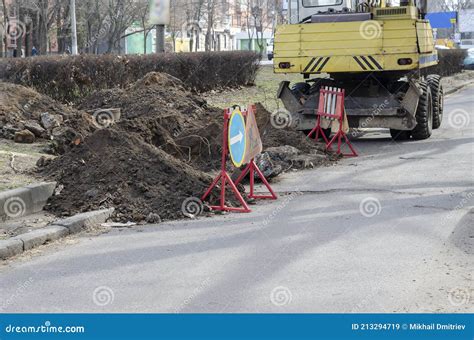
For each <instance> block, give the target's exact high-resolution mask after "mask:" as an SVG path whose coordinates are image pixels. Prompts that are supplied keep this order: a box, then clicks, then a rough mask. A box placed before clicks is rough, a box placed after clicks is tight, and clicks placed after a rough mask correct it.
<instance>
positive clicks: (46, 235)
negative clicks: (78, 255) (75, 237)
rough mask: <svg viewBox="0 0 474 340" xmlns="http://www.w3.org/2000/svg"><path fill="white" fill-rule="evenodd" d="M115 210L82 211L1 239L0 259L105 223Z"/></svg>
mask: <svg viewBox="0 0 474 340" xmlns="http://www.w3.org/2000/svg"><path fill="white" fill-rule="evenodd" d="M113 212H114V208H110V209H101V210H95V211H90V212H86V213H81V214H77V215H74V216H71V217H68V218H65V219H62V220H59V221H56V222H54V223H53V224H51V225H50V226H48V227H46V228H42V229H37V230H33V231H30V232H29V233H25V234H21V235H18V236H15V237H12V238H11V239H8V240H0V259H2V260H5V259H6V258H8V257H11V256H14V255H18V254H21V253H22V252H23V251H26V250H30V249H33V248H35V247H38V246H40V245H42V244H45V243H47V242H51V241H56V240H58V239H60V238H62V237H64V236H67V235H69V234H75V233H78V232H80V231H82V230H84V229H86V228H88V227H91V226H95V225H99V224H101V223H104V222H105V221H107V219H109V218H110V216H111V215H112V213H113Z"/></svg>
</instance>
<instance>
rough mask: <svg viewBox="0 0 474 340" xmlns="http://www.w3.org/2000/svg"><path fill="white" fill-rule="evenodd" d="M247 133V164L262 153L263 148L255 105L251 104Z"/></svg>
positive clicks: (246, 127) (245, 160)
mask: <svg viewBox="0 0 474 340" xmlns="http://www.w3.org/2000/svg"><path fill="white" fill-rule="evenodd" d="M245 133H246V135H247V145H246V148H245V157H244V164H247V163H249V162H250V161H251V160H252V159H254V158H255V157H256V156H257V155H258V154H260V153H261V152H262V149H263V145H262V139H261V138H260V132H259V131H258V125H257V120H256V119H255V105H249V107H248V109H247V120H246V124H245Z"/></svg>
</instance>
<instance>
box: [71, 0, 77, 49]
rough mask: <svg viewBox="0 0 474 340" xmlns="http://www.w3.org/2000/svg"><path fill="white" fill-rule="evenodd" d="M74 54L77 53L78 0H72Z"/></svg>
mask: <svg viewBox="0 0 474 340" xmlns="http://www.w3.org/2000/svg"><path fill="white" fill-rule="evenodd" d="M71 34H72V54H73V55H77V28H76V0H71Z"/></svg>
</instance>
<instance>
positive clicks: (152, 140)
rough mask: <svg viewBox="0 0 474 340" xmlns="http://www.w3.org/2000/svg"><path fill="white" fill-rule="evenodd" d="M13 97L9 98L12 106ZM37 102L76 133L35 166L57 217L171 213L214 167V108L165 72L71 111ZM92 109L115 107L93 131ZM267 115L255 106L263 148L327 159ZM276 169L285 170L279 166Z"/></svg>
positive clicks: (218, 120) (217, 116)
mask: <svg viewBox="0 0 474 340" xmlns="http://www.w3.org/2000/svg"><path fill="white" fill-rule="evenodd" d="M14 86H16V85H14ZM33 92H34V91H33ZM33 97H35V98H36V97H37V94H34V96H33ZM15 100H16V99H11V98H10V99H9V101H10V102H11V103H14V104H15ZM39 102H40V103H44V105H43V106H38V107H39V108H38V112H41V111H43V110H45V109H46V108H47V107H48V108H49V112H50V113H51V112H53V113H55V112H58V113H62V114H63V115H64V112H66V113H67V115H65V119H64V122H63V123H62V126H61V127H62V128H63V129H69V130H68V131H69V132H70V134H71V135H74V134H75V133H77V134H79V135H80V136H81V138H80V140H79V142H77V143H72V144H71V140H72V141H75V140H76V139H73V137H71V138H69V139H68V138H66V139H65V143H64V144H61V143H58V144H59V145H57V149H58V150H59V152H60V153H64V154H63V155H62V156H60V157H58V158H57V159H55V160H53V161H47V162H44V163H43V164H41V166H42V168H41V169H40V174H42V175H43V176H45V177H47V178H48V179H52V180H56V181H57V182H58V184H59V185H60V186H61V190H60V193H59V194H58V195H55V196H53V197H52V198H51V200H50V202H49V204H48V206H47V209H48V210H49V211H51V212H54V213H55V214H57V215H64V216H67V215H71V214H74V213H77V212H83V211H88V210H92V209H97V208H103V207H115V208H116V211H115V216H114V219H115V220H119V221H129V220H131V221H135V222H140V221H143V220H147V219H149V216H150V215H151V216H155V217H156V216H159V217H160V218H161V219H174V218H179V217H182V216H183V215H182V212H181V205H182V203H183V201H184V200H185V199H187V198H190V197H200V196H201V195H202V193H203V192H204V190H205V189H206V187H207V186H208V185H209V184H210V182H211V180H212V177H211V175H208V174H206V173H205V172H203V171H209V170H216V169H218V167H219V162H220V154H221V139H222V110H221V109H217V108H213V107H209V106H208V105H207V103H206V102H205V101H204V100H203V99H202V98H201V97H199V96H197V95H195V94H193V93H191V92H190V91H188V90H187V89H186V88H185V87H184V85H183V83H182V82H181V81H180V80H178V79H176V78H174V77H172V76H169V75H167V74H160V73H150V74H148V75H146V76H145V77H144V78H143V79H141V80H139V81H137V82H136V83H134V84H132V85H130V86H129V87H128V88H126V89H112V90H102V91H97V92H95V93H93V94H91V95H90V96H89V97H87V98H85V100H84V101H83V102H82V103H81V104H80V105H79V107H78V110H73V109H71V108H69V107H65V106H62V105H61V104H58V103H55V102H54V101H52V100H51V99H49V98H47V97H41V99H40V100H39ZM15 105H16V104H15ZM18 105H22V103H19V104H18ZM54 105H56V108H57V110H56V111H53V110H52V108H54V107H55V106H54ZM99 109H120V112H121V118H120V120H119V121H118V122H114V123H113V124H112V125H111V126H108V127H106V128H104V129H101V128H100V126H98V122H97V121H93V117H94V112H96V111H97V110H99ZM63 111H64V112H63ZM86 112H87V113H86ZM270 117H271V115H270V113H269V112H268V111H267V110H265V108H264V107H263V106H261V105H258V107H257V121H258V124H259V128H260V132H261V134H262V140H263V144H264V148H269V147H274V146H282V145H290V146H293V147H296V148H298V149H299V152H300V153H307V154H313V155H314V154H319V155H320V156H321V157H320V159H321V160H322V161H321V163H324V162H330V156H329V155H326V154H325V153H324V152H322V151H321V150H320V147H319V146H318V145H315V144H314V143H313V142H311V141H308V140H306V139H305V137H304V136H303V135H302V134H301V133H300V132H296V131H290V130H278V129H275V128H273V127H272V125H271V124H270ZM22 119H25V117H24V115H19V116H18V122H17V123H20V124H21V120H22ZM34 119H38V116H34ZM63 135H64V134H63ZM68 143H69V144H68ZM60 146H64V147H63V148H62V149H60ZM275 153H278V152H276V151H273V152H272V153H269V154H270V155H274V154H275ZM277 156H278V157H277V158H278V162H282V164H284V163H285V160H284V159H283V160H281V158H282V157H285V156H284V155H283V156H282V155H281V154H278V155H277ZM270 157H272V156H270ZM291 162H292V164H293V160H292V161H291ZM318 162H319V161H318ZM303 163H304V162H303ZM303 163H301V164H303ZM298 164H299V163H298ZM280 167H281V168H285V169H286V168H288V166H287V164H284V165H282V166H280ZM301 167H304V166H301ZM228 197H229V198H230V197H231V196H230V195H229V196H228ZM213 199H215V196H213ZM234 202H235V201H234ZM230 204H232V201H231V202H230Z"/></svg>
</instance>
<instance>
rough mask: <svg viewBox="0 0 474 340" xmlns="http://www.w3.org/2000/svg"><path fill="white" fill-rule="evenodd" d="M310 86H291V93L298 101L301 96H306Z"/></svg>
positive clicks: (304, 84) (306, 84) (301, 84)
mask: <svg viewBox="0 0 474 340" xmlns="http://www.w3.org/2000/svg"><path fill="white" fill-rule="evenodd" d="M310 88H311V86H310V85H309V84H308V83H296V84H294V85H293V86H291V92H293V94H294V95H295V97H296V98H298V99H300V98H301V97H302V96H303V95H305V94H307V93H308V91H309V89H310Z"/></svg>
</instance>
